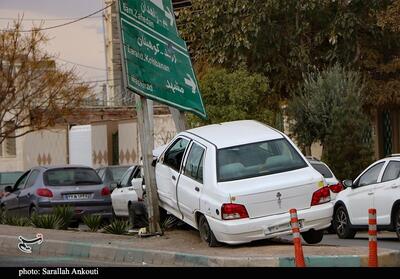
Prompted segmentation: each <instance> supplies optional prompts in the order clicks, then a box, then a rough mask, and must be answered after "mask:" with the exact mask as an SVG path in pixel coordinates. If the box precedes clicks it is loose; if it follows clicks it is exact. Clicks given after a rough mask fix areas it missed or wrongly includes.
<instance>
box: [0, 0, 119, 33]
mask: <svg viewBox="0 0 400 279" xmlns="http://www.w3.org/2000/svg"><path fill="white" fill-rule="evenodd" d="M114 3H115V2H112V3H111V4H110V5H108V6H106V7H104V8H102V9H100V10H98V11H95V12H93V13H91V14H89V15H86V16H84V17H80V18H78V19H75V20H73V21H70V22H66V23H63V24H58V25H54V26H50V27H45V28H32V29H31V30H18V31H17V30H1V31H2V32H14V31H16V32H21V33H22V32H32V31H44V30H50V29H55V28H59V27H63V26H66V25H70V24H72V23H75V22H78V21H81V20H84V19H86V18H88V17H91V16H92V15H95V14H97V13H100V12H102V11H104V10H105V9H107V8H109V7H111V6H112V5H114Z"/></svg>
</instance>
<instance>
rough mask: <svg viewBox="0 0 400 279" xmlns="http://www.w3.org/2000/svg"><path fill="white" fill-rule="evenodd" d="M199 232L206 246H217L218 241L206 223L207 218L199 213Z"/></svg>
mask: <svg viewBox="0 0 400 279" xmlns="http://www.w3.org/2000/svg"><path fill="white" fill-rule="evenodd" d="M199 232H200V237H201V239H202V240H203V241H205V242H206V243H207V244H208V246H210V247H217V246H219V242H218V240H217V239H216V238H215V235H214V233H213V232H212V230H211V228H210V226H209V225H208V222H207V219H206V217H205V216H204V215H200V217H199Z"/></svg>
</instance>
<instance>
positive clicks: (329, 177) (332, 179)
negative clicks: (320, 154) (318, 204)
mask: <svg viewBox="0 0 400 279" xmlns="http://www.w3.org/2000/svg"><path fill="white" fill-rule="evenodd" d="M306 158H307V159H308V161H309V162H310V164H311V166H312V167H313V168H314V169H316V170H317V171H318V172H319V173H320V174H322V176H323V177H324V178H325V181H326V183H327V185H328V186H329V189H330V190H331V200H332V201H334V200H335V198H336V195H337V194H338V193H339V192H341V191H342V190H343V188H344V187H343V184H342V183H341V182H340V181H339V180H338V179H337V178H336V176H335V175H334V174H333V172H332V170H331V169H330V168H329V167H328V165H327V164H325V163H324V162H322V161H320V160H318V159H316V158H314V157H306Z"/></svg>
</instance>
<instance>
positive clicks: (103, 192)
mask: <svg viewBox="0 0 400 279" xmlns="http://www.w3.org/2000/svg"><path fill="white" fill-rule="evenodd" d="M110 194H111V192H110V188H108V187H107V186H106V187H104V188H103V189H101V195H102V196H109V195H110Z"/></svg>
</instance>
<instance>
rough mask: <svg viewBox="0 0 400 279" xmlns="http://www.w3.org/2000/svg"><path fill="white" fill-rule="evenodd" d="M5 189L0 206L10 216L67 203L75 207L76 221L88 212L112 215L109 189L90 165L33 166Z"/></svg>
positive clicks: (39, 210) (45, 212)
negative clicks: (5, 192) (5, 193)
mask: <svg viewBox="0 0 400 279" xmlns="http://www.w3.org/2000/svg"><path fill="white" fill-rule="evenodd" d="M5 190H6V191H7V192H9V194H8V195H7V196H5V197H3V199H2V200H1V205H0V206H1V207H2V209H3V210H6V211H7V212H8V213H9V214H12V215H22V216H31V215H32V214H34V213H37V214H49V213H52V211H53V208H54V207H55V206H58V205H69V206H72V207H73V208H74V210H75V216H74V218H75V219H76V220H79V219H80V218H81V217H82V215H84V214H91V213H96V214H99V215H101V216H102V217H103V218H110V217H111V216H112V211H111V198H110V189H109V188H108V186H106V185H104V184H103V182H102V181H101V179H100V177H99V176H98V175H97V173H96V172H95V170H94V169H92V168H89V167H84V166H79V165H65V166H53V167H35V168H32V169H30V170H29V171H27V172H25V173H24V174H23V175H22V176H21V177H20V178H19V179H18V180H17V182H16V183H15V185H14V186H13V187H11V186H8V187H6V189H5Z"/></svg>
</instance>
